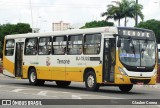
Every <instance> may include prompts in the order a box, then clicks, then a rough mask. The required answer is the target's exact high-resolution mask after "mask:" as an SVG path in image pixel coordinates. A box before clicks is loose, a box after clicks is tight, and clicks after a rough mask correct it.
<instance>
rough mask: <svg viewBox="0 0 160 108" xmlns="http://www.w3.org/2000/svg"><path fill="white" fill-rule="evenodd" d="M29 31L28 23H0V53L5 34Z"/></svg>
mask: <svg viewBox="0 0 160 108" xmlns="http://www.w3.org/2000/svg"><path fill="white" fill-rule="evenodd" d="M31 31H32V29H31V28H30V25H29V24H25V23H18V24H4V25H0V54H1V53H2V48H3V43H4V42H3V40H4V37H5V36H6V35H11V34H22V33H28V32H31Z"/></svg>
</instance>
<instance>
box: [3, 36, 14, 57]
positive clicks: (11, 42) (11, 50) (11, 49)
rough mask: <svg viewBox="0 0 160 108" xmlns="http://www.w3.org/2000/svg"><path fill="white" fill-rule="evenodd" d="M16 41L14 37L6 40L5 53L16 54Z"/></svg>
mask: <svg viewBox="0 0 160 108" xmlns="http://www.w3.org/2000/svg"><path fill="white" fill-rule="evenodd" d="M14 46H15V42H14V40H13V39H10V40H6V48H5V55H6V56H12V55H13V54H14Z"/></svg>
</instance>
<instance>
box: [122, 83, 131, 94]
mask: <svg viewBox="0 0 160 108" xmlns="http://www.w3.org/2000/svg"><path fill="white" fill-rule="evenodd" d="M132 88H133V84H124V85H119V89H120V90H121V91H122V92H129V91H130V90H131V89H132Z"/></svg>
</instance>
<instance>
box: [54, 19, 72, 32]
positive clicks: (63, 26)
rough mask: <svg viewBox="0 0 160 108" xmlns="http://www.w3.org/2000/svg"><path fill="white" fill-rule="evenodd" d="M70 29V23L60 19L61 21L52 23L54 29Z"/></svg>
mask: <svg viewBox="0 0 160 108" xmlns="http://www.w3.org/2000/svg"><path fill="white" fill-rule="evenodd" d="M68 29H70V23H64V22H63V21H60V22H59V23H52V30H53V31H63V30H68Z"/></svg>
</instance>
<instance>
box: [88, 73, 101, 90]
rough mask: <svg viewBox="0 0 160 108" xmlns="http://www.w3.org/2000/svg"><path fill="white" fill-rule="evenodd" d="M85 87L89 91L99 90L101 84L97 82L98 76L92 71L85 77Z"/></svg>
mask: <svg viewBox="0 0 160 108" xmlns="http://www.w3.org/2000/svg"><path fill="white" fill-rule="evenodd" d="M85 86H86V89H87V90H89V91H97V90H98V89H99V84H98V83H97V80H96V75H95V73H94V72H92V71H90V72H88V73H87V74H86V76H85Z"/></svg>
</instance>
